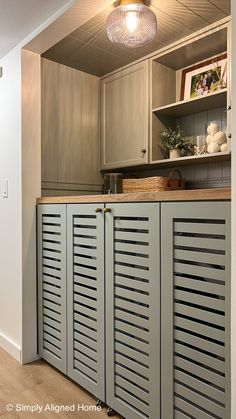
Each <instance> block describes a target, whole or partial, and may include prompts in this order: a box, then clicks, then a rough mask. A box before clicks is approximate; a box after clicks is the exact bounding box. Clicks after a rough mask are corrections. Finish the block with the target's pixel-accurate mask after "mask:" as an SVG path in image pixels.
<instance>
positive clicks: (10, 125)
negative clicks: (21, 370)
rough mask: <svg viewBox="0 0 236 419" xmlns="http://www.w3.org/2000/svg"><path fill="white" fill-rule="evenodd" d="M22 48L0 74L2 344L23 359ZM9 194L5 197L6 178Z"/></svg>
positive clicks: (6, 61) (7, 59)
mask: <svg viewBox="0 0 236 419" xmlns="http://www.w3.org/2000/svg"><path fill="white" fill-rule="evenodd" d="M20 54H21V51H20V48H16V49H14V50H13V51H12V52H10V53H9V54H8V55H7V56H6V57H5V58H4V59H2V60H1V65H2V66H3V77H2V78H0V127H1V130H0V249H1V253H0V345H1V346H2V347H3V348H5V349H6V350H8V351H9V352H10V353H11V354H12V355H13V356H14V357H16V358H17V359H18V360H20V348H21V332H22V330H21V324H22V307H21V298H22V287H21V281H22V257H21V254H22V243H21V212H22V210H21V194H22V190H21V61H20ZM3 178H8V180H9V198H8V199H6V198H3V197H2V179H3Z"/></svg>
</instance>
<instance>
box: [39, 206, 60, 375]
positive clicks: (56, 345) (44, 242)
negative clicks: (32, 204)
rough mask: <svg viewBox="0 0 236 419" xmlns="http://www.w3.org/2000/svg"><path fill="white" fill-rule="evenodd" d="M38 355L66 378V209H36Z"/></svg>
mask: <svg viewBox="0 0 236 419" xmlns="http://www.w3.org/2000/svg"><path fill="white" fill-rule="evenodd" d="M37 214H38V228H37V233H38V335H39V336H38V337H39V345H38V346H39V355H40V356H41V357H42V358H43V359H45V360H46V361H48V362H49V363H50V364H52V365H53V366H54V367H56V368H57V369H59V370H60V371H62V372H63V373H65V374H66V372H67V365H66V205H39V206H38V208H37Z"/></svg>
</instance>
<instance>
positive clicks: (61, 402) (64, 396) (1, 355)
mask: <svg viewBox="0 0 236 419" xmlns="http://www.w3.org/2000/svg"><path fill="white" fill-rule="evenodd" d="M58 406H59V408H58ZM66 406H67V407H66ZM62 408H63V409H68V408H70V409H71V411H64V412H63V411H61V409H62ZM33 409H36V410H35V412H33ZM40 409H42V410H41V411H40ZM57 409H60V412H59V413H57ZM95 409H96V400H95V399H93V398H92V397H91V396H90V394H89V393H87V392H86V391H84V390H83V389H81V387H79V386H77V385H76V384H75V383H74V382H72V381H70V380H69V379H68V378H66V377H65V376H64V375H63V374H61V373H59V372H58V371H57V370H55V369H54V368H53V367H51V366H50V365H48V364H47V363H46V362H44V361H42V360H40V361H37V362H33V363H31V364H29V365H23V366H22V365H20V364H18V362H17V361H15V360H14V359H13V358H12V357H10V356H9V355H8V354H7V353H6V352H4V351H3V350H2V349H1V348H0V418H1V419H14V418H21V419H23V418H24V419H25V418H26V419H28V418H34V419H36V418H37V417H39V418H45V419H46V418H57V419H64V418H66V419H67V418H78V419H79V418H81V419H105V418H106V419H108V416H107V414H106V412H107V409H106V408H105V407H104V408H102V409H101V411H95ZM7 410H9V411H7ZM112 417H113V418H114V419H117V418H120V416H118V415H114V416H112Z"/></svg>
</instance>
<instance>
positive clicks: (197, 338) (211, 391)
mask: <svg viewBox="0 0 236 419" xmlns="http://www.w3.org/2000/svg"><path fill="white" fill-rule="evenodd" d="M161 208H162V210H161V213H162V262H161V265H162V276H161V278H162V283H161V290H162V295H161V301H162V316H161V317H162V326H161V328H162V335H161V341H162V348H161V349H162V350H161V352H162V362H161V365H162V378H161V382H162V419H167V418H168V419H170V418H175V419H184V418H186V419H187V418H191V419H213V418H214V419H230V417H231V416H230V203H229V202H194V203H171V204H162V207H161Z"/></svg>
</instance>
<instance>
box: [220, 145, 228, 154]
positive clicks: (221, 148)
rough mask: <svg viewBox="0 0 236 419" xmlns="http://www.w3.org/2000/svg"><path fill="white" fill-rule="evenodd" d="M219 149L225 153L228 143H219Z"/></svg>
mask: <svg viewBox="0 0 236 419" xmlns="http://www.w3.org/2000/svg"><path fill="white" fill-rule="evenodd" d="M220 151H222V153H225V152H226V151H228V144H227V143H223V144H221V146H220Z"/></svg>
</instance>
